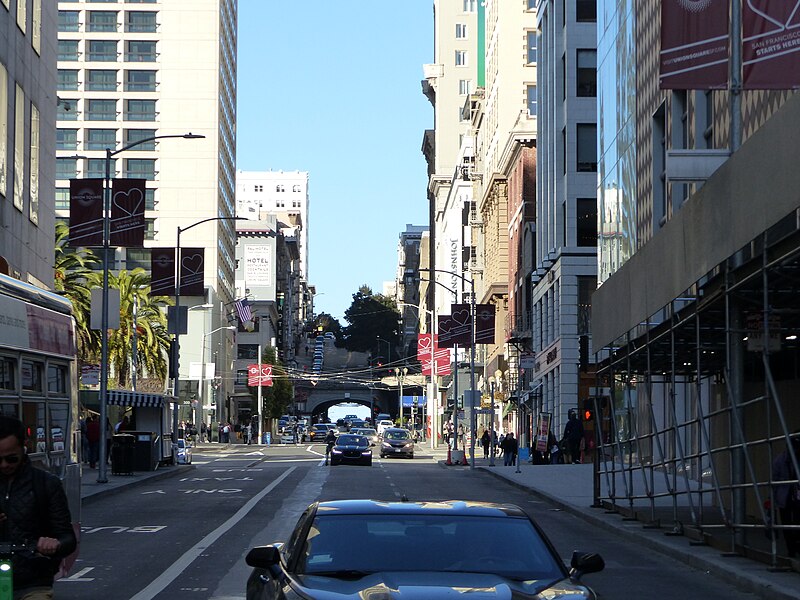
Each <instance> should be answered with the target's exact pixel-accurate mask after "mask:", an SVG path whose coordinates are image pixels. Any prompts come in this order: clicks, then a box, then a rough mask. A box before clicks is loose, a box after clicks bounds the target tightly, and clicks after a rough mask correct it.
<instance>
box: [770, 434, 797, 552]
mask: <svg viewBox="0 0 800 600" xmlns="http://www.w3.org/2000/svg"><path fill="white" fill-rule="evenodd" d="M791 449H792V450H793V451H794V458H795V460H797V461H798V462H800V431H797V432H795V433H794V434H793V435H792V440H791ZM796 479H797V472H796V471H795V468H794V462H793V461H792V456H791V453H790V447H789V446H787V447H786V449H785V450H784V451H783V452H781V453H780V454H779V455H778V456H776V457H775V460H774V461H773V463H772V480H773V481H775V482H776V484H775V491H774V494H775V506H776V507H777V508H778V513H779V515H780V517H781V524H782V525H800V485H799V484H798V483H797V482H793V483H782V482H787V481H792V480H796ZM783 539H784V540H786V552H787V554H788V555H789V558H795V557H797V556H800V530H797V529H784V530H783Z"/></svg>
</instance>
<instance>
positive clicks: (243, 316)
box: [233, 298, 253, 323]
mask: <svg viewBox="0 0 800 600" xmlns="http://www.w3.org/2000/svg"><path fill="white" fill-rule="evenodd" d="M233 305H234V306H235V307H236V314H237V315H238V317H239V322H240V323H247V322H248V321H252V320H253V311H252V310H250V304H249V303H248V302H247V298H242V299H241V300H237V301H236V302H234V303H233Z"/></svg>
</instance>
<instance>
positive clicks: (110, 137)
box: [83, 129, 117, 150]
mask: <svg viewBox="0 0 800 600" xmlns="http://www.w3.org/2000/svg"><path fill="white" fill-rule="evenodd" d="M116 145H117V130H116V129H87V130H86V141H85V142H84V143H83V147H84V149H85V150H105V149H106V148H112V149H113V148H115V147H116Z"/></svg>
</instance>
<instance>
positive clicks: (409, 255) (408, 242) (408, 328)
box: [394, 223, 428, 357]
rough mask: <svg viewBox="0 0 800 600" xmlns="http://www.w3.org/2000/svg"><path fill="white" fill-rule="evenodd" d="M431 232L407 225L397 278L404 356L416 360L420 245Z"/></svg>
mask: <svg viewBox="0 0 800 600" xmlns="http://www.w3.org/2000/svg"><path fill="white" fill-rule="evenodd" d="M426 231H428V227H427V226H426V225H411V224H410V223H409V224H407V225H406V230H405V231H402V232H401V233H400V239H399V240H398V243H397V278H396V279H395V293H394V298H395V300H396V302H397V308H398V309H399V311H400V319H401V320H402V326H401V329H400V348H401V351H400V353H401V356H404V357H408V356H416V354H417V333H418V332H419V308H418V307H419V284H418V280H419V277H420V271H419V267H420V256H419V251H420V242H421V241H422V235H423V234H424V233H425V232H426Z"/></svg>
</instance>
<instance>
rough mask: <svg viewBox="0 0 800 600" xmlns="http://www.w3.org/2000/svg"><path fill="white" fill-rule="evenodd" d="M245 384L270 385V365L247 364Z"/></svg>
mask: <svg viewBox="0 0 800 600" xmlns="http://www.w3.org/2000/svg"><path fill="white" fill-rule="evenodd" d="M247 385H248V386H250V387H255V386H257V385H260V386H261V387H272V365H265V364H261V365H259V364H254V365H247Z"/></svg>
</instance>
